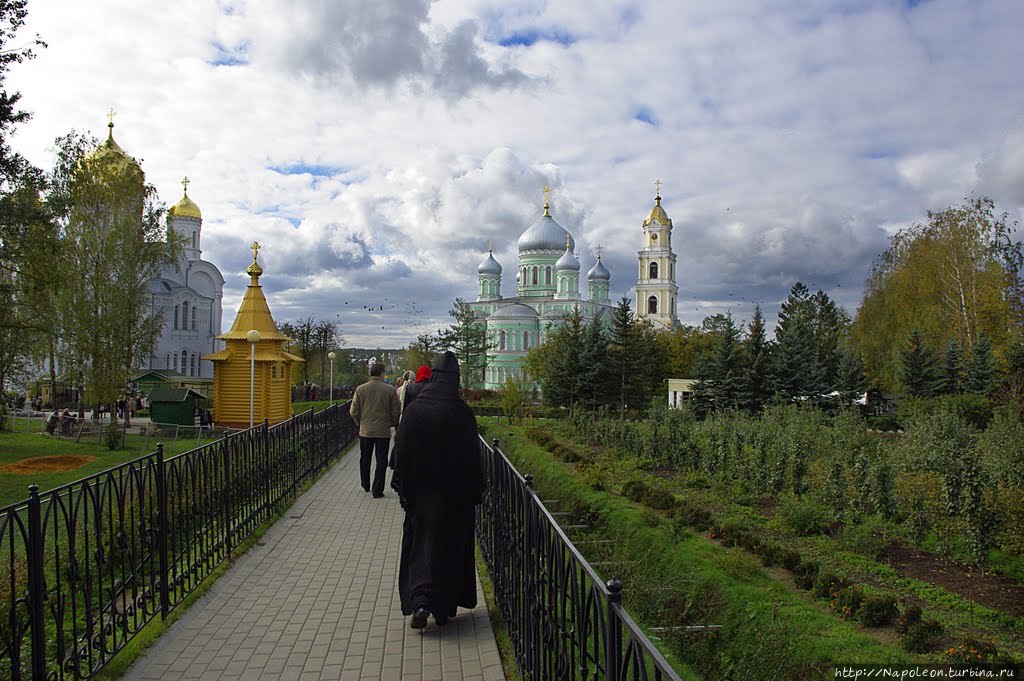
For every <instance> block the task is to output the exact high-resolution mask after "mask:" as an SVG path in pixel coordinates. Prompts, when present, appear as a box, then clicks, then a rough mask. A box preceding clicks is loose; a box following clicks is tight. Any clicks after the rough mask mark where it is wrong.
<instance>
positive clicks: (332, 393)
mask: <svg viewBox="0 0 1024 681" xmlns="http://www.w3.org/2000/svg"><path fill="white" fill-rule="evenodd" d="M335 357H337V355H336V354H334V352H333V351H332V352H328V353H327V359H329V360H331V388H330V391H331V404H334V358H335Z"/></svg>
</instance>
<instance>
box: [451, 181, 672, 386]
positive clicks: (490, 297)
mask: <svg viewBox="0 0 1024 681" xmlns="http://www.w3.org/2000/svg"><path fill="white" fill-rule="evenodd" d="M658 184H659V191H658V192H657V193H656V195H655V197H654V207H653V208H652V209H651V212H650V214H649V215H648V216H647V219H646V220H644V222H643V248H642V249H641V250H640V251H638V252H637V256H638V261H639V276H638V279H637V282H636V305H635V308H634V312H635V314H637V315H638V316H639V317H641V318H644V319H649V320H650V321H651V322H652V323H653V324H654V325H655V326H656V327H660V328H666V329H670V328H674V327H676V326H677V325H678V323H679V322H678V317H677V316H676V299H677V297H678V293H679V287H678V286H677V285H676V256H675V254H674V253H673V252H672V220H671V219H669V217H668V214H667V213H666V212H665V209H664V208H662V207H661V192H660V183H658ZM547 191H548V189H547V188H546V187H545V194H546V193H547ZM518 247H519V268H518V269H517V271H516V276H515V280H516V295H515V296H514V297H508V298H504V297H502V295H501V275H502V271H503V270H502V267H501V265H500V264H499V263H498V261H497V260H495V259H494V252H493V251H494V248H493V245H492V247H491V249H490V250H488V253H487V257H486V258H485V259H484V261H483V262H482V263H480V266H479V267H478V268H477V273H478V275H479V290H478V295H477V299H476V302H473V303H470V306H471V307H472V309H473V311H474V313H475V314H476V318H477V319H478V320H479V322H480V323H481V324H482V325H483V326H484V328H485V329H486V332H487V340H488V344H489V346H490V349H489V350H488V352H487V358H486V365H485V367H484V369H483V376H482V377H481V378H482V382H483V387H485V388H488V389H492V390H496V389H498V388H501V386H502V385H504V383H505V381H506V380H507V379H509V378H515V379H521V380H524V381H527V382H529V380H530V379H529V377H528V376H527V375H526V374H525V372H524V369H523V366H524V364H525V362H526V353H527V351H528V350H529V349H530V348H532V347H536V346H537V345H539V344H540V343H542V342H544V339H545V337H546V336H547V333H548V330H549V329H553V328H556V327H557V326H559V325H561V324H562V323H563V321H564V319H565V316H566V314H567V313H568V312H569V311H570V310H572V309H573V308H577V309H579V310H580V312H581V313H582V316H583V319H584V321H585V322H589V321H591V320H593V319H597V320H600V321H601V322H602V323H605V324H607V323H609V321H610V315H611V312H612V308H613V307H614V305H613V304H612V302H611V301H610V300H609V298H608V289H609V284H610V281H611V273H610V272H609V271H608V268H606V267H605V266H604V265H603V264H602V263H601V253H600V250H598V252H597V258H596V262H595V263H594V266H593V267H592V268H591V269H590V271H589V272H587V298H586V299H584V298H583V295H582V291H581V288H580V261H579V258H578V257H577V256H576V255H575V254H574V247H575V241H574V239H573V237H572V234H570V233H569V232H568V231H567V230H566V229H565V228H564V227H562V225H560V224H558V222H556V221H555V219H554V217H552V216H551V207H550V204H549V203H548V201H547V198H546V197H545V201H544V214H543V215H542V216H541V217H540V219H539V220H537V221H536V222H535V223H533V224H532V225H531V226H530V227H529V228H528V229H527V230H526V231H525V232H523V233H522V235H520V237H519V242H518Z"/></svg>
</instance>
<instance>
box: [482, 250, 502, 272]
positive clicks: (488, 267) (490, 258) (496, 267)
mask: <svg viewBox="0 0 1024 681" xmlns="http://www.w3.org/2000/svg"><path fill="white" fill-rule="evenodd" d="M476 271H477V272H479V273H480V274H501V265H500V264H498V261H497V260H495V259H494V254H493V253H491V252H490V251H488V252H487V259H486V260H484V261H483V262H482V263H480V266H479V267H477V268H476Z"/></svg>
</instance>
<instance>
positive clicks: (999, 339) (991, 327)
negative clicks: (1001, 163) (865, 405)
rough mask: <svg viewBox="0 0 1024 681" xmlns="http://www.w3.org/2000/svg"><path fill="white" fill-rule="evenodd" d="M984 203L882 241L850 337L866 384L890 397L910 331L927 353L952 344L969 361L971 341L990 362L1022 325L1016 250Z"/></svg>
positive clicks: (1001, 220)
mask: <svg viewBox="0 0 1024 681" xmlns="http://www.w3.org/2000/svg"><path fill="white" fill-rule="evenodd" d="M1013 232H1014V226H1013V225H1012V224H1009V223H1008V221H1007V215H1006V213H1003V214H1002V215H997V214H996V213H995V206H994V204H993V202H992V200H991V199H989V198H987V197H984V196H982V197H977V198H975V197H972V198H968V199H965V200H964V202H963V203H962V204H961V205H959V206H954V207H950V208H947V209H946V210H943V211H940V212H937V213H933V212H929V213H928V221H927V223H925V224H923V225H922V224H915V225H913V226H912V227H909V228H907V229H904V230H901V231H900V232H898V233H897V234H895V235H893V236H892V237H891V239H890V245H889V248H888V249H887V250H886V251H885V252H884V253H882V254H881V255H879V257H878V258H877V259H876V260H875V262H874V264H873V265H872V268H871V273H870V274H869V276H868V279H867V281H866V282H865V287H864V299H863V301H862V303H861V306H860V308H859V309H858V310H857V317H856V320H855V321H854V324H853V329H852V332H853V335H854V337H855V339H856V342H857V345H858V347H859V348H860V349H861V352H862V354H863V357H864V363H865V366H866V367H867V370H868V372H869V375H870V376H871V377H872V379H873V382H875V383H877V384H879V385H880V386H882V387H885V388H889V389H894V388H895V387H896V384H897V383H898V380H899V379H898V376H897V373H898V368H899V363H900V362H899V355H900V347H901V346H902V340H903V339H905V338H906V337H907V336H908V335H909V334H910V332H911V331H912V330H914V329H917V330H918V331H919V332H920V333H921V336H922V338H923V339H924V342H925V343H927V344H928V345H930V346H931V347H936V348H938V347H944V346H945V345H946V343H947V342H948V341H949V339H950V338H956V339H957V341H958V343H959V344H960V347H961V349H962V350H963V351H964V352H965V353H966V354H968V355H969V354H971V352H972V350H973V347H974V343H975V342H976V341H977V339H978V336H979V334H982V333H983V334H985V335H986V336H988V338H989V340H990V342H991V343H992V344H993V346H994V348H995V352H996V354H1002V352H1003V351H1004V349H1005V347H1006V346H1007V345H1008V344H1009V342H1010V339H1011V336H1012V331H1013V330H1014V329H1015V328H1020V326H1021V325H1022V324H1024V300H1022V296H1024V284H1022V281H1021V277H1022V273H1021V270H1020V264H1021V261H1022V246H1021V243H1020V242H1019V241H1014V239H1013Z"/></svg>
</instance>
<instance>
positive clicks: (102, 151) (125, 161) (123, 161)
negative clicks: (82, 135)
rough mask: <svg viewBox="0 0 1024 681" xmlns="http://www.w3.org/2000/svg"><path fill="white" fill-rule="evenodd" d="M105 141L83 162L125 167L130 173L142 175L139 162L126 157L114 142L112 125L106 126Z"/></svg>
mask: <svg viewBox="0 0 1024 681" xmlns="http://www.w3.org/2000/svg"><path fill="white" fill-rule="evenodd" d="M107 129H108V132H107V139H106V140H105V141H104V142H103V143H102V144H100V145H99V146H98V147H96V148H95V149H93V150H92V151H91V152H89V153H88V154H86V155H85V158H84V159H83V161H84V162H85V163H89V164H95V163H102V164H104V165H107V164H110V165H115V164H116V165H120V166H125V167H127V169H129V170H131V171H132V172H134V173H136V174H138V175H142V174H143V173H142V167H141V166H140V165H139V162H138V161H136V160H135V159H134V158H132V157H131V156H129V155H128V152H126V151H125V150H124V149H122V148H121V146H120V145H119V144H118V143H117V142H115V141H114V123H113V121H111V122H110V123H108V124H107Z"/></svg>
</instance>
